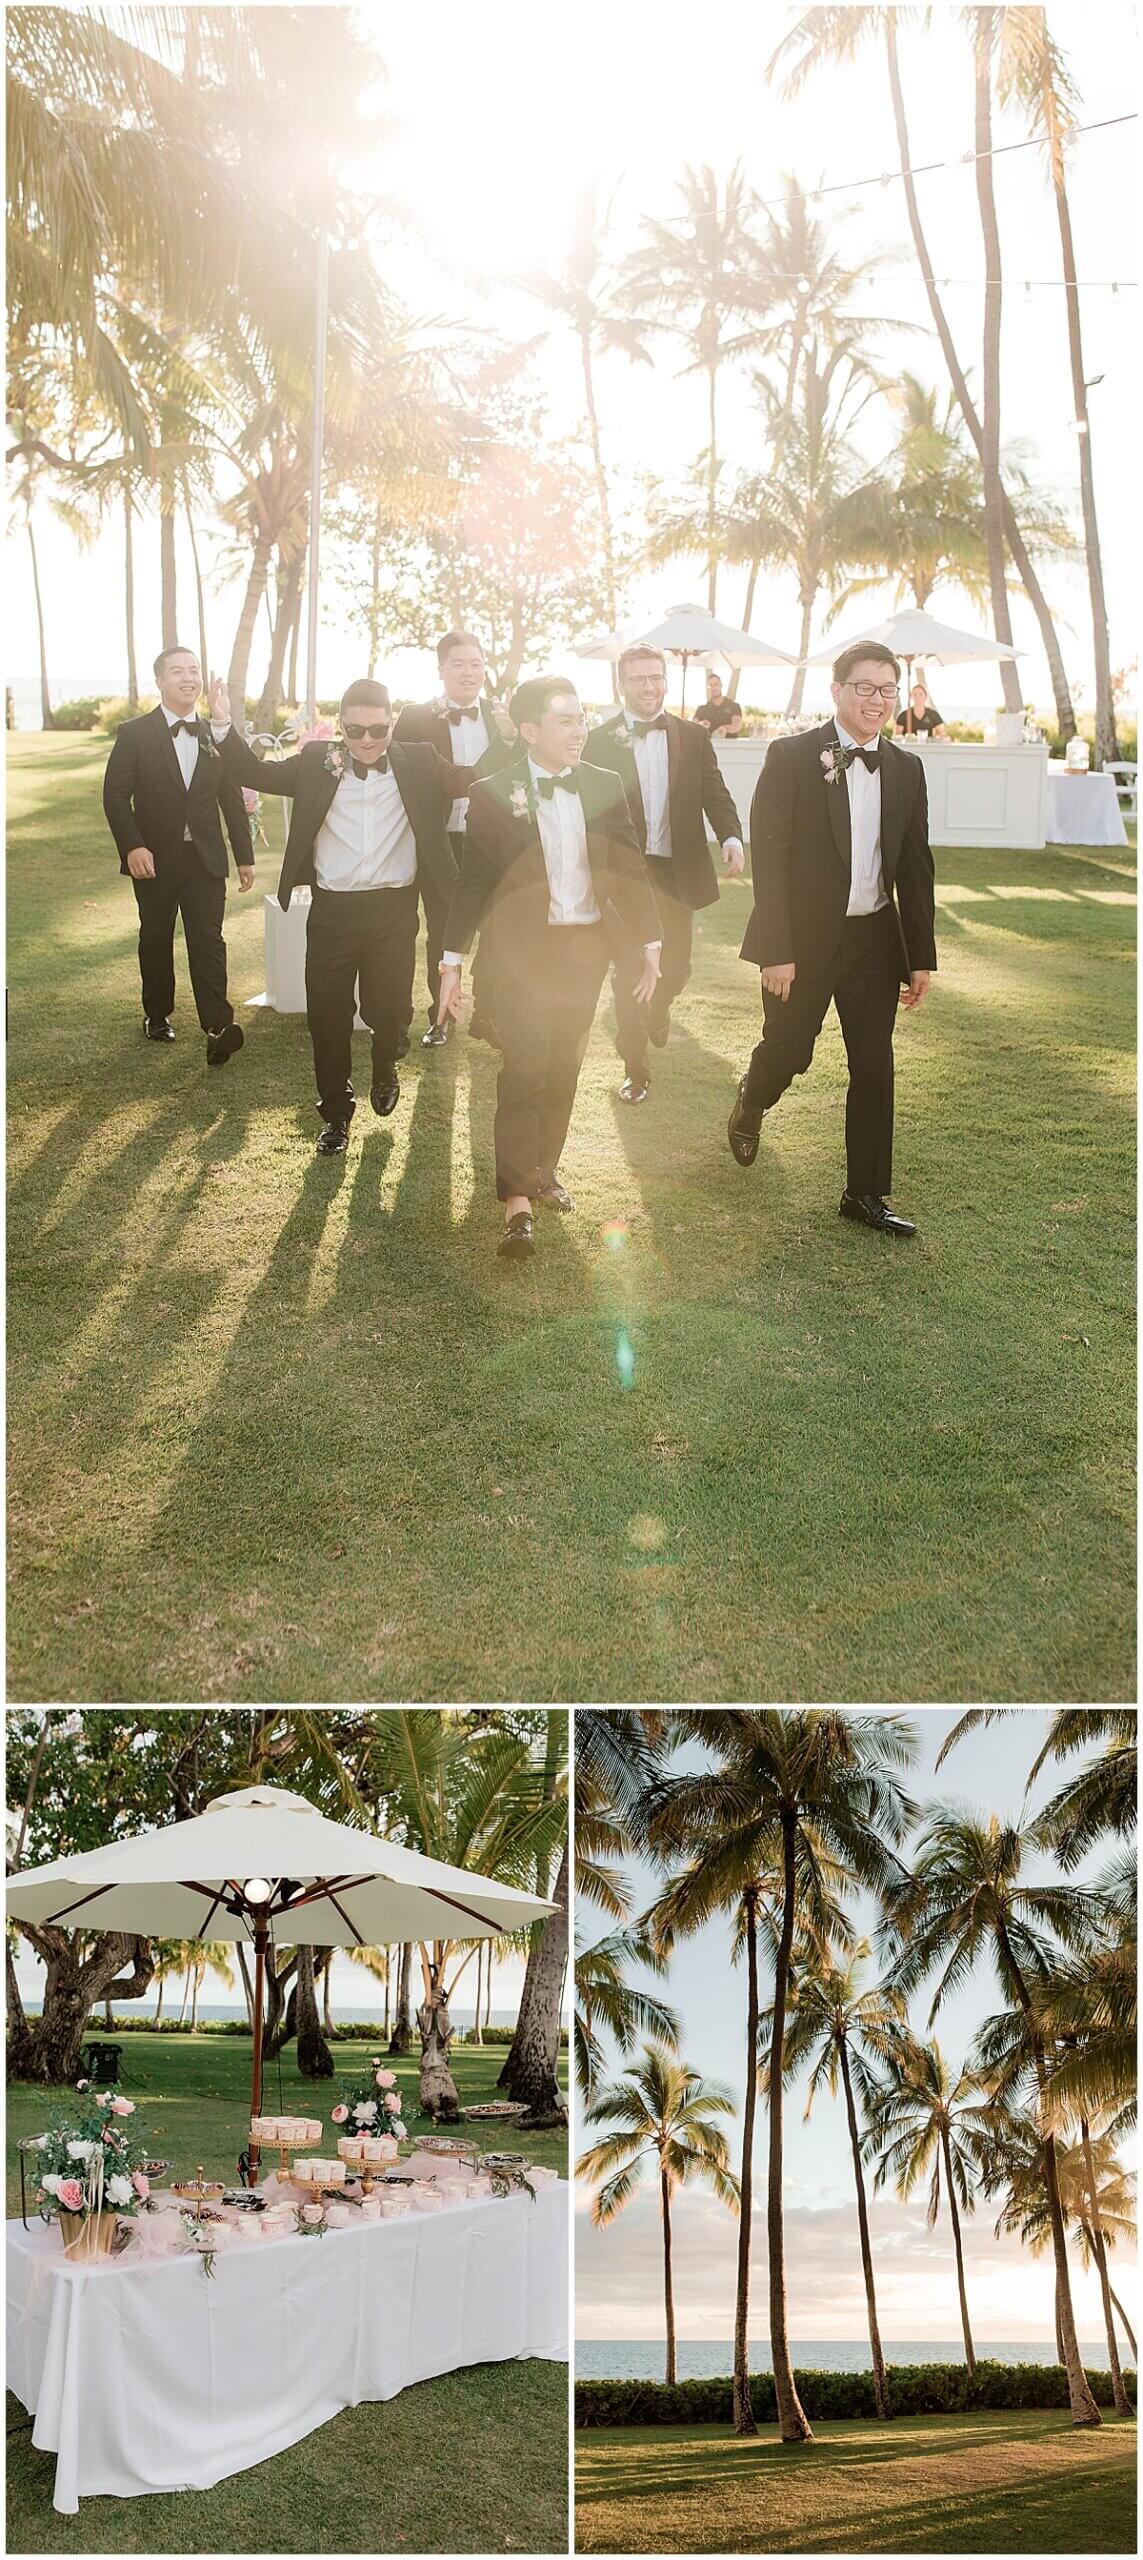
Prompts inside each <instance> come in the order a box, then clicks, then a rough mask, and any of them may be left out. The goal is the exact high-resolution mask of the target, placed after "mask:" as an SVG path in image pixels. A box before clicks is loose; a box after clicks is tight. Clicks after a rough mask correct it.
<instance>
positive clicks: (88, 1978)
mask: <svg viewBox="0 0 1143 2560" xmlns="http://www.w3.org/2000/svg"><path fill="white" fill-rule="evenodd" d="M17 1926H18V1928H19V1931H20V1935H21V1937H24V1938H26V1939H27V1940H28V1943H29V1945H30V1946H32V1947H34V1949H35V1951H36V1954H37V1955H38V1956H39V1957H40V1958H41V1960H42V1962H43V1964H44V1965H45V1967H46V1972H45V1978H44V2006H43V2015H42V2016H41V2017H39V2018H30V2019H28V2020H26V2022H25V2023H26V2026H27V2042H26V2044H25V2043H24V2041H23V2039H22V2038H19V2048H20V2054H21V2060H22V2061H23V2063H24V2066H25V2067H24V2069H23V2070H22V2072H21V2075H20V2076H21V2077H22V2078H24V2079H28V2080H43V2081H47V2082H52V2083H55V2084H57V2085H60V2086H67V2085H73V2084H74V2082H75V2080H76V2078H77V2077H78V2073H79V2056H80V2048H81V2046H82V2044H83V2041H84V2038H85V2036H86V2034H87V2022H88V2019H89V2017H90V2016H91V2015H92V2012H93V2010H95V2009H96V2008H97V2007H98V2005H99V2003H100V2001H101V2000H102V1999H103V1998H104V1995H105V1993H106V1992H107V1990H108V1988H109V1986H110V1985H111V1984H112V1983H113V1984H114V1986H115V1992H116V1996H117V1997H118V1998H119V1999H121V2000H141V1999H142V1998H143V1996H144V1994H145V1993H146V1992H147V1991H149V1990H150V1987H151V1984H152V1982H153V1980H154V1977H155V1967H154V1959H153V1956H152V1953H151V1943H150V1940H149V1939H148V1938H137V1937H127V1936H125V1935H123V1934H122V1933H121V1932H119V1931H106V1932H102V1933H101V1934H100V1935H99V1936H98V1937H96V1938H93V1939H89V1940H87V1941H86V1942H84V1941H83V1940H81V1939H79V1938H76V1937H73V1936H71V1935H70V1934H69V1933H68V1932H66V1931H65V1930H63V1929H57V1928H53V1927H44V1928H39V1927H36V1926H34V1925H33V1924H32V1923H31V1922H29V1921H19V1922H18V1923H17ZM85 1944H86V1952H84V1946H85ZM126 1964H129V1965H130V1967H131V1971H130V1973H129V1974H128V1975H126V1976H124V1977H122V1978H121V1977H120V1967H121V1966H122V1965H126ZM16 2023H17V2027H18V2021H17V2022H16Z"/></svg>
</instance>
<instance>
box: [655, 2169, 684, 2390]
mask: <svg viewBox="0 0 1143 2560" xmlns="http://www.w3.org/2000/svg"><path fill="white" fill-rule="evenodd" d="M659 2192H660V2194H661V2196H662V2199H663V2303H664V2307H665V2310H666V2315H667V2380H668V2382H677V2381H678V2378H679V2376H678V2370H677V2366H676V2362H675V2295H674V2287H673V2284H672V2281H671V2182H670V2179H669V2178H668V2176H667V2172H666V2170H665V2169H664V2168H660V2170H659Z"/></svg>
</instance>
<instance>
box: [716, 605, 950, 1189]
mask: <svg viewBox="0 0 1143 2560" xmlns="http://www.w3.org/2000/svg"><path fill="white" fill-rule="evenodd" d="M900 676H901V670H900V667H899V665H898V662H897V660H896V658H895V657H894V656H893V654H892V652H891V651H890V650H888V649H884V648H881V647H880V646H878V644H877V643H875V642H874V641H871V640H865V641H857V642H855V643H854V646H853V647H852V648H850V649H843V650H842V652H841V655H840V657H838V658H836V659H835V661H834V669H833V685H832V688H831V689H832V692H833V698H834V702H835V704H836V706H837V714H836V718H835V719H833V720H829V721H827V722H826V723H825V725H824V726H823V727H822V728H819V729H811V730H809V731H808V732H806V733H805V734H804V735H802V736H800V737H789V738H778V739H776V740H775V742H774V744H773V746H772V747H771V748H770V751H769V753H768V755H767V757H766V762H765V764H764V766H763V768H762V772H761V774H760V776H759V779H758V783H757V787H756V789H755V793H754V802H753V807H752V809H751V812H750V855H751V866H752V869H753V874H754V908H753V912H752V914H751V917H750V922H749V924H748V925H747V928H746V938H745V940H744V942H743V945H742V952H741V957H742V959H743V960H750V961H753V962H754V964H755V966H756V967H758V968H760V970H761V973H762V1007H763V1016H764V1028H763V1033H762V1038H761V1040H760V1041H759V1043H758V1046H757V1048H756V1049H755V1051H754V1053H753V1056H752V1057H751V1060H750V1064H749V1067H748V1068H747V1071H746V1074H745V1075H744V1076H743V1078H742V1081H741V1083H740V1085H739V1088H738V1099H737V1101H736V1103H735V1106H734V1109H733V1111H732V1112H731V1115H730V1122H729V1128H728V1132H727V1134H728V1136H729V1139H730V1146H731V1152H732V1154H733V1155H734V1157H735V1159H736V1161H737V1162H738V1163H739V1164H742V1165H751V1164H753V1162H754V1159H755V1157H756V1155H757V1153H758V1138H759V1131H760V1129H761V1125H762V1121H763V1118H764V1116H765V1114H766V1112H768V1111H772V1110H773V1108H774V1105H775V1103H776V1102H777V1101H778V1100H779V1099H780V1097H781V1095H782V1094H783V1093H784V1092H785V1090H786V1087H787V1085H788V1084H789V1083H790V1082H791V1081H792V1079H793V1077H794V1076H797V1075H804V1074H805V1072H806V1069H807V1067H808V1066H809V1063H810V1060H811V1058H812V1056H813V1052H814V1043H815V1041H816V1039H817V1036H818V1033H819V1031H820V1030H821V1027H822V1024H823V1022H824V1020H825V1017H826V1014H827V1012H828V1010H829V1006H830V1001H831V999H832V1001H833V1002H834V1004H836V1006H837V1011H838V1018H839V1020H840V1023H841V1030H842V1038H843V1039H844V1041H845V1048H846V1055H847V1057H848V1060H849V1092H848V1095H847V1097H846V1106H845V1154H846V1187H845V1190H844V1192H843V1194H842V1199H841V1214H842V1216H843V1218H853V1219H855V1220H857V1221H858V1223H859V1224H860V1225H862V1226H866V1227H873V1228H874V1229H875V1230H876V1231H877V1232H878V1233H879V1234H881V1235H890V1236H898V1237H907V1236H913V1235H915V1234H916V1228H915V1226H914V1225H913V1223H912V1220H911V1219H909V1218H902V1217H898V1216H897V1215H896V1214H895V1213H894V1211H893V1210H891V1209H890V1207H889V1205H888V1193H889V1191H890V1190H891V1188H892V1166H893V1024H894V1020H895V1018H896V1013H897V1004H898V999H900V1001H901V1002H902V1003H903V1005H904V1007H905V1009H906V1011H907V1012H912V1011H915V1010H916V1008H917V1006H918V1005H920V1004H921V1003H923V1001H924V997H925V993H926V990H927V988H928V984H929V977H930V974H931V972H932V971H933V970H934V969H935V968H936V965H937V953H936V943H935V940H934V933H933V923H934V906H935V893H934V884H933V857H932V854H931V852H930V850H929V822H928V801H927V797H926V792H925V773H924V766H923V765H922V763H921V761H920V758H919V757H918V756H913V755H910V754H909V753H908V752H907V751H906V750H905V749H903V748H901V747H895V746H894V745H893V744H892V743H891V741H890V739H888V738H886V737H883V736H882V735H881V731H882V728H883V727H884V725H885V724H886V723H887V722H888V721H889V720H891V718H892V716H893V712H894V709H895V706H896V701H897V689H898V685H899V683H900ZM902 986H904V988H905V994H904V996H902V995H901V988H902Z"/></svg>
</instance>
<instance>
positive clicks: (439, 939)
mask: <svg viewBox="0 0 1143 2560" xmlns="http://www.w3.org/2000/svg"><path fill="white" fill-rule="evenodd" d="M449 843H450V845H451V846H452V850H453V856H454V859H455V861H456V863H457V867H458V869H459V866H460V853H459V852H458V850H457V848H458V846H459V847H460V848H462V849H463V845H464V837H463V836H450V837H449ZM419 889H420V898H421V904H422V906H423V908H424V910H425V985H426V986H427V988H428V991H429V1004H428V1013H429V1029H430V1030H431V1029H432V1026H433V1024H434V1022H435V1021H436V1018H437V1012H438V1009H439V1006H440V1000H441V953H442V951H443V950H444V929H445V924H446V922H447V919H448V911H449V906H450V903H451V901H450V897H449V893H448V891H447V890H443V889H438V887H437V885H436V882H435V880H430V879H429V877H428V874H427V873H426V872H424V871H422V872H421V873H420V874H419ZM411 1019H412V1017H411V1016H410V1020H411Z"/></svg>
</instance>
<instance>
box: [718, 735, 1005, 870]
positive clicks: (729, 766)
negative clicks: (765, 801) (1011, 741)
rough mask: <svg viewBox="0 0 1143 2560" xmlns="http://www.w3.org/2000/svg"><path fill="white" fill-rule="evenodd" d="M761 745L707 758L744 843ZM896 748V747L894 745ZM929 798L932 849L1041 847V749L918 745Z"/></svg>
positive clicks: (733, 745)
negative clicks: (714, 762) (717, 775)
mask: <svg viewBox="0 0 1143 2560" xmlns="http://www.w3.org/2000/svg"><path fill="white" fill-rule="evenodd" d="M767 743H768V742H767V740H766V739H765V738H720V737H716V739H715V741H714V751H715V754H716V756H717V757H718V762H719V766H720V769H721V772H722V775H723V779H724V781H725V783H726V787H727V790H728V791H729V793H730V796H731V799H732V800H733V802H734V805H735V808H736V809H737V811H738V814H739V817H740V818H741V820H742V834H743V842H744V843H746V842H747V841H748V839H749V829H750V803H751V800H752V798H753V796H754V786H755V783H756V782H757V780H758V776H759V774H760V773H761V771H762V767H763V765H764V763H765V761H766V748H767ZM898 743H899V744H901V743H903V741H898ZM906 753H907V754H909V755H914V756H920V758H921V761H922V763H923V765H924V768H925V781H926V784H927V786H928V794H929V836H930V840H931V842H932V843H933V844H937V845H982V846H992V845H997V846H1001V847H1009V848H1011V849H1012V850H1014V851H1015V850H1023V851H1030V852H1033V853H1038V852H1040V850H1041V849H1042V847H1043V846H1044V845H1045V844H1046V842H1047V821H1048V750H1047V748H1046V747H1045V746H1037V747H1026V746H997V747H988V746H976V745H973V744H968V745H963V746H962V745H959V744H957V743H956V742H955V741H953V740H952V739H950V740H949V741H948V742H947V743H943V742H941V741H940V740H937V741H936V742H930V741H926V742H925V744H924V745H921V743H920V742H919V741H917V742H915V743H912V744H910V745H909V746H907V748H906Z"/></svg>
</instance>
